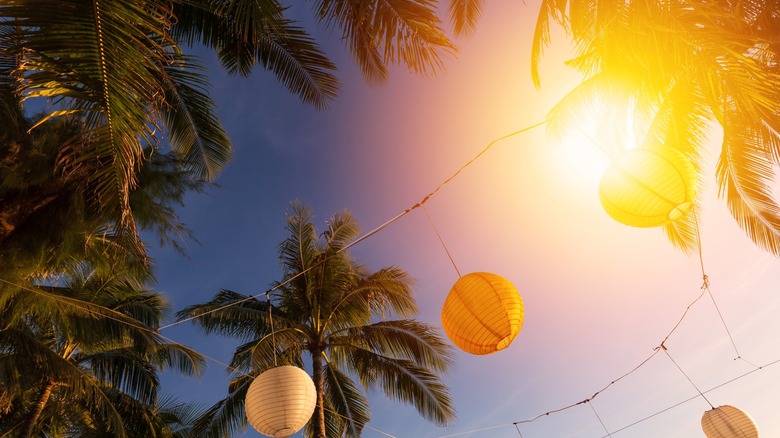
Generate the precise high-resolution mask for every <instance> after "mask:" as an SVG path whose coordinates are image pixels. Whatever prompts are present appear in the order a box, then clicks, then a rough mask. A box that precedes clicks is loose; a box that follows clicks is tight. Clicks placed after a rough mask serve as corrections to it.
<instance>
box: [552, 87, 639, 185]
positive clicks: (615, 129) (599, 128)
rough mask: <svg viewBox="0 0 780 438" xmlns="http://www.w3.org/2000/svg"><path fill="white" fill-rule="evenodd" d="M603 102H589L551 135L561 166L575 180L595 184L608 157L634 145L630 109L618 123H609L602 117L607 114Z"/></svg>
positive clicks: (603, 169) (633, 130) (605, 103)
mask: <svg viewBox="0 0 780 438" xmlns="http://www.w3.org/2000/svg"><path fill="white" fill-rule="evenodd" d="M607 104H608V102H603V101H602V102H595V103H591V104H590V105H588V106H587V108H584V109H583V110H581V111H578V113H577V114H576V116H575V117H572V118H571V119H570V120H569V121H568V124H567V125H566V126H565V127H564V128H563V129H562V130H561V132H560V133H559V134H558V135H553V140H554V141H555V142H556V143H557V146H558V147H557V149H558V152H559V154H560V157H561V161H562V163H563V164H564V167H565V168H566V170H568V171H569V172H570V173H571V174H573V175H572V176H574V177H576V178H578V179H586V180H587V181H588V182H596V183H598V181H599V180H600V179H601V176H602V175H603V174H604V171H605V170H606V169H607V167H608V166H609V164H610V162H611V161H612V157H614V156H616V154H617V153H618V152H620V151H623V150H628V149H634V148H636V147H637V146H638V141H637V136H636V135H635V129H634V124H633V111H630V112H629V113H628V114H626V115H625V118H624V119H623V120H622V121H620V122H621V123H617V124H616V123H611V122H609V121H608V120H607V117H606V116H604V114H607V113H609V110H608V109H607V108H606V105H607ZM621 117H623V116H621ZM621 125H622V126H621ZM556 140H557V141H556Z"/></svg>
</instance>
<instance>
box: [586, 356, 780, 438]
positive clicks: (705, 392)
mask: <svg viewBox="0 0 780 438" xmlns="http://www.w3.org/2000/svg"><path fill="white" fill-rule="evenodd" d="M778 363H780V359H777V360H774V361H772V362H769V363H767V364H765V365H762V366H759V367H758V368H756V369H754V370H750V371H748V372H746V373H744V374H740V375H739V376H737V377H734V378H733V379H730V380H727V381H725V382H723V383H721V384H719V385H715V386H713V387H712V388H710V389H708V390H706V391H704V394H708V393H710V392H712V391H715V390H716V389H720V388H722V387H724V386H726V385H728V384H731V383H734V382H736V381H737V380H741V379H743V378H745V377H747V376H749V375H751V374H753V373H755V372H756V371H760V370H763V369H765V368H769V367H770V366H773V365H777V364H778ZM697 398H699V396H698V395H694V396H693V397H689V398H687V399H685V400H683V401H681V402H678V403H675V404H673V405H672V406H669V407H667V408H664V409H661V410H660V411H657V412H655V413H653V414H650V415H648V416H646V417H643V418H640V419H639V420H637V421H634V422H633V423H631V424H628V425H625V426H623V427H621V428H620V429H617V430H615V431H613V432H612V433H613V434H616V433H618V432H622V431H624V430H626V429H628V428H631V427H634V426H636V425H637V424H640V423H643V422H645V421H647V420H649V419H651V418H654V417H657V416H659V415H661V414H663V413H664V412H667V411H670V410H672V409H674V408H676V407H678V406H682V405H684V404H685V403H688V402H690V401H693V400H696V399H697ZM601 438H608V437H607V436H606V435H605V436H602V437H601Z"/></svg>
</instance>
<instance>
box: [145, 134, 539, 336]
mask: <svg viewBox="0 0 780 438" xmlns="http://www.w3.org/2000/svg"><path fill="white" fill-rule="evenodd" d="M545 123H547V119H545V120H542V121H541V122H539V123H536V124H533V125H530V126H526V127H525V128H522V129H518V130H517V131H515V132H511V133H509V134H506V135H504V136H502V137H499V138H497V139H495V140H493V141H491V142H490V143H488V145H487V146H485V148H484V149H482V150H481V151H480V152H479V153H478V154H477V155H475V156H474V158H472V159H471V160H469V161H468V162H467V163H466V164H464V165H462V166H460V168H458V170H456V171H455V173H453V174H452V175H451V176H450V177H449V178H447V179H446V180H444V181H443V182H442V183H441V184H439V185H438V186H436V188H435V189H433V191H432V192H430V193H428V194H427V195H426V196H425V197H424V198H422V199H421V200H420V202H418V203H416V204H414V205H412V206H411V207H409V208H407V209H406V210H404V211H402V212H400V213H398V214H397V215H395V216H393V217H392V218H390V219H388V220H387V221H385V222H384V223H383V224H381V225H379V226H378V227H376V228H374V229H373V230H371V231H369V232H367V233H365V234H364V235H362V236H360V237H358V238H357V239H355V240H353V241H352V242H350V243H348V244H346V245H344V246H343V247H341V248H340V249H339V250H338V251H335V252H334V253H333V255H331V256H330V257H335V256H336V255H338V254H340V253H342V252H343V251H346V250H348V249H350V248H352V247H353V246H355V245H357V244H358V243H360V242H362V241H364V240H366V239H368V238H369V237H372V236H373V235H375V234H377V233H379V232H380V231H382V230H384V229H385V228H387V227H388V226H390V224H392V223H393V222H396V221H397V220H399V219H401V218H402V217H404V216H406V215H407V214H409V213H411V212H412V211H413V210H415V209H417V208H419V207H422V206H423V205H424V204H425V203H426V202H428V200H429V199H431V198H432V197H433V196H434V195H436V193H438V192H439V190H441V188H442V187H444V186H445V185H447V184H448V183H449V182H450V181H452V180H453V179H455V177H457V176H458V175H459V174H460V173H461V172H462V171H463V170H464V169H465V168H467V167H468V166H470V165H471V164H472V163H473V162H475V161H476V160H477V159H479V157H481V156H482V155H484V154H485V152H487V151H488V150H489V149H490V148H491V147H493V145H494V144H496V143H498V142H499V141H501V140H506V139H507V138H510V137H514V136H515V135H519V134H522V133H524V132H527V131H530V130H532V129H534V128H538V127H539V126H542V125H544V124H545ZM330 257H327V258H325V259H323V260H321V261H320V262H318V263H316V264H314V265H312V266H310V267H309V268H308V269H304V270H303V271H300V272H298V273H296V274H295V275H293V276H291V277H290V278H288V279H287V280H285V281H283V282H281V283H279V284H277V285H276V286H274V287H272V288H271V289H269V290H267V291H266V293H268V292H273V291H274V290H276V289H278V288H280V287H282V286H284V285H286V284H288V283H290V282H291V281H293V280H294V279H296V278H298V277H300V276H302V275H305V274H306V273H308V272H309V271H311V270H312V269H314V268H316V267H318V266H320V265H321V264H323V263H325V262H326V261H327V260H328V259H329V258H330ZM455 270H456V271H457V267H456V268H455ZM458 275H460V273H458ZM261 295H262V293H259V294H256V295H249V296H247V297H246V298H242V299H240V300H236V301H233V302H231V303H228V304H225V305H223V306H220V307H217V308H214V309H211V310H209V311H207V312H203V313H200V314H198V315H193V316H190V317H187V318H183V319H180V320H177V321H174V322H172V323H170V324H167V325H164V326H161V327H160V328H159V329H158V330H165V329H168V328H171V327H173V326H176V325H179V324H182V323H185V322H188V321H192V320H194V319H198V318H200V317H203V316H206V315H209V314H211V313H214V312H219V311H220V310H224V309H227V308H229V307H233V306H236V305H239V304H241V303H243V302H245V301H249V300H253V299H256V298H257V297H260V296H261Z"/></svg>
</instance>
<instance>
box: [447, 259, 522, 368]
mask: <svg viewBox="0 0 780 438" xmlns="http://www.w3.org/2000/svg"><path fill="white" fill-rule="evenodd" d="M441 323H442V326H443V327H444V332H445V333H447V336H448V337H449V338H450V340H451V341H452V343H453V344H455V345H456V346H457V347H458V348H460V349H461V350H463V351H465V352H467V353H471V354H479V355H482V354H491V353H495V352H497V351H500V350H503V349H504V348H506V347H508V346H509V344H511V343H512V341H513V340H514V339H515V337H516V336H517V334H518V333H520V328H521V327H522V326H523V300H522V298H520V294H519V293H518V292H517V289H515V287H514V286H513V285H512V283H510V282H509V280H507V279H505V278H503V277H501V276H499V275H496V274H491V273H488V272H473V273H471V274H468V275H464V276H463V277H461V278H460V279H458V281H457V282H455V285H453V286H452V290H450V294H449V295H448V296H447V299H446V300H445V301H444V307H443V308H442V311H441Z"/></svg>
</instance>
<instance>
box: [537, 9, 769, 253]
mask: <svg viewBox="0 0 780 438" xmlns="http://www.w3.org/2000/svg"><path fill="white" fill-rule="evenodd" d="M551 23H558V24H559V25H561V26H563V28H564V29H565V31H566V32H567V33H568V34H569V35H570V36H571V37H572V39H573V41H574V43H575V45H576V54H575V57H574V58H573V59H572V60H571V61H569V62H570V65H572V66H573V67H575V68H577V69H578V70H580V71H581V72H582V73H583V74H584V75H585V79H584V81H583V82H582V83H581V84H580V85H579V86H578V87H576V88H575V89H574V90H573V91H572V92H571V93H570V94H569V95H568V96H566V97H565V98H564V99H563V100H562V101H561V102H560V103H559V104H558V105H557V106H556V107H555V108H554V109H553V111H552V112H551V113H550V122H551V126H550V127H551V129H553V130H555V129H558V128H560V127H561V126H562V125H566V124H568V123H570V122H572V121H573V119H572V114H573V115H575V116H576V114H577V111H579V110H581V109H582V104H583V103H587V102H592V101H594V100H598V99H604V98H606V99H609V100H610V101H611V102H613V103H614V102H621V103H622V107H619V108H616V109H615V110H614V112H613V113H605V114H603V116H604V117H603V122H604V125H605V126H624V125H625V124H624V123H615V121H616V119H615V117H625V114H626V112H627V111H629V110H635V111H636V112H637V116H636V121H637V123H641V124H642V125H643V126H644V128H645V130H646V132H647V137H646V138H647V140H646V141H645V142H646V143H647V144H657V143H661V144H664V145H666V146H670V147H673V148H676V149H678V150H680V151H682V152H683V153H685V154H686V155H688V157H690V158H691V160H692V161H693V162H694V164H695V165H696V166H697V167H698V169H699V170H700V172H702V173H703V172H704V171H705V169H703V168H702V165H701V159H700V157H701V155H702V153H703V148H704V146H705V145H706V144H707V143H708V140H710V139H711V138H712V136H711V135H710V132H709V131H710V129H711V128H713V127H720V129H721V130H722V133H723V142H722V145H721V148H720V152H719V159H718V164H717V168H716V169H715V177H716V181H717V183H718V187H719V195H720V196H722V197H725V198H726V203H727V205H728V208H729V209H730V211H731V214H732V215H733V216H734V218H735V220H736V221H737V223H738V224H739V225H740V226H741V227H742V228H743V229H744V231H745V232H746V233H747V235H748V236H749V237H750V238H751V239H752V240H753V242H755V244H756V245H758V246H759V247H761V248H764V249H766V250H768V251H770V252H772V253H774V254H778V255H780V205H778V202H777V199H776V197H775V196H774V194H773V191H772V181H773V180H774V176H775V172H776V168H777V167H776V166H777V165H778V163H780V109H778V108H779V107H778V104H777V102H779V101H780V63H779V61H780V59H779V57H780V39H779V38H778V35H780V4H778V2H777V1H775V0H747V1H740V2H734V1H721V0H718V1H713V2H665V1H657V2H652V1H651V2H638V1H632V0H629V1H613V0H606V1H598V2H595V1H592V0H568V1H567V0H564V1H558V0H542V3H541V8H540V11H539V18H538V21H537V25H536V33H535V36H534V42H533V50H532V62H533V77H534V80H535V82H536V83H537V84H539V74H538V64H539V60H540V57H541V54H542V51H543V48H544V47H545V46H546V45H547V43H548V42H549V40H550V25H551ZM621 114H622V115H621ZM621 122H622V121H621ZM694 219H695V217H694V215H693V214H688V215H687V216H686V217H685V218H683V220H681V221H677V222H676V223H673V224H671V225H668V226H666V227H665V231H666V233H667V234H668V236H669V237H670V238H671V240H672V242H674V243H675V244H676V245H678V246H679V247H682V248H684V249H692V248H695V246H696V233H695V228H694V227H695V224H694Z"/></svg>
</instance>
